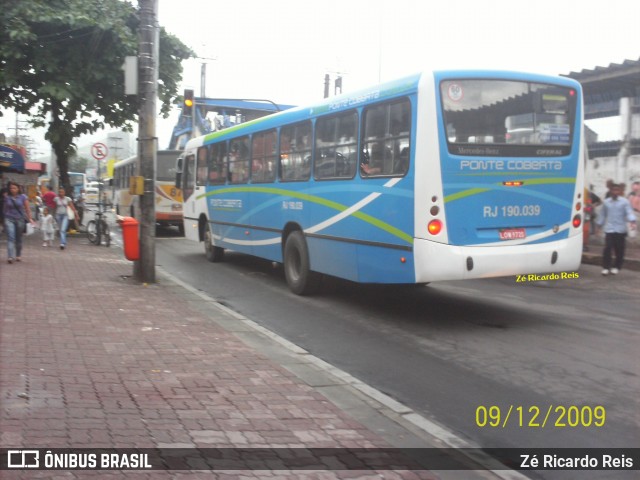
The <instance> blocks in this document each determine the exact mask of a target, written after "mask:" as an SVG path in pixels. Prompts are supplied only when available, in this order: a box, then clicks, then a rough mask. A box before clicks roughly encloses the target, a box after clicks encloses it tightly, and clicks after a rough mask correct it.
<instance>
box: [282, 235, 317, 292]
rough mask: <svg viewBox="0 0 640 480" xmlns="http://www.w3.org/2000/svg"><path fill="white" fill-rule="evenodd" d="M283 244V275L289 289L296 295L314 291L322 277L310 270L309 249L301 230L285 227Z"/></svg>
mask: <svg viewBox="0 0 640 480" xmlns="http://www.w3.org/2000/svg"><path fill="white" fill-rule="evenodd" d="M283 244H284V248H283V263H284V275H285V278H286V280H287V285H288V286H289V289H290V290H291V291H292V292H293V293H295V294H296V295H309V294H311V293H314V292H315V291H316V290H317V289H318V287H319V285H320V281H321V278H322V277H321V275H320V274H319V273H317V272H314V271H312V270H311V262H310V259H309V249H308V247H307V241H306V239H305V238H304V234H303V233H302V230H301V229H300V228H297V229H295V228H291V229H289V230H288V229H287V228H285V231H284V234H283Z"/></svg>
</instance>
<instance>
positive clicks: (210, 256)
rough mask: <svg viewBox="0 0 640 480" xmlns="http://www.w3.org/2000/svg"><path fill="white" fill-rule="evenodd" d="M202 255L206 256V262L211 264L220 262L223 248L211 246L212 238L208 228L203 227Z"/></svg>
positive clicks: (222, 256)
mask: <svg viewBox="0 0 640 480" xmlns="http://www.w3.org/2000/svg"><path fill="white" fill-rule="evenodd" d="M204 253H205V255H206V256H207V260H209V261H210V262H213V263H218V262H221V261H222V260H223V258H224V248H222V247H216V246H215V245H214V244H213V236H212V233H211V228H210V227H209V226H205V232H204Z"/></svg>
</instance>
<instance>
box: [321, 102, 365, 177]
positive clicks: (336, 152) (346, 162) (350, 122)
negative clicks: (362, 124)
mask: <svg viewBox="0 0 640 480" xmlns="http://www.w3.org/2000/svg"><path fill="white" fill-rule="evenodd" d="M357 138H358V114H357V112H356V111H349V112H345V113H340V114H338V115H332V116H326V117H322V118H319V119H318V121H317V122H316V144H315V156H314V158H315V163H314V171H313V175H314V178H316V179H318V180H321V179H336V178H353V176H354V174H355V171H356V170H355V165H356V161H357V156H358V155H357V148H358V145H357V140H356V139H357Z"/></svg>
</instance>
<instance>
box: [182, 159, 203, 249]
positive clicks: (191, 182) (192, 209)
mask: <svg viewBox="0 0 640 480" xmlns="http://www.w3.org/2000/svg"><path fill="white" fill-rule="evenodd" d="M181 160H182V168H181V169H180V168H179V170H181V171H182V173H181V175H182V178H181V179H180V180H181V181H180V185H179V186H180V188H181V189H182V196H183V204H182V214H183V215H184V218H183V222H184V232H185V237H187V238H188V239H190V240H194V241H196V242H197V241H199V240H200V238H199V236H198V228H197V225H198V216H197V211H198V210H197V209H196V201H195V199H196V196H197V195H196V176H195V163H196V156H195V155H194V154H193V153H190V154H187V155H185V156H184V158H182V159H181ZM178 162H180V160H178ZM194 224H195V225H196V228H194V227H193V225H194Z"/></svg>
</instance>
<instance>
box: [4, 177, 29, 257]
mask: <svg viewBox="0 0 640 480" xmlns="http://www.w3.org/2000/svg"><path fill="white" fill-rule="evenodd" d="M3 214H4V231H5V233H6V234H7V262H8V263H13V262H14V260H15V261H16V262H20V261H21V260H22V235H23V232H24V230H25V228H26V227H25V222H29V223H30V224H31V225H33V223H34V222H33V219H32V218H31V208H30V207H29V199H28V198H27V196H26V195H25V194H23V193H20V187H19V186H18V184H17V183H15V182H9V183H8V191H7V194H6V196H5V198H4V205H3Z"/></svg>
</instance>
